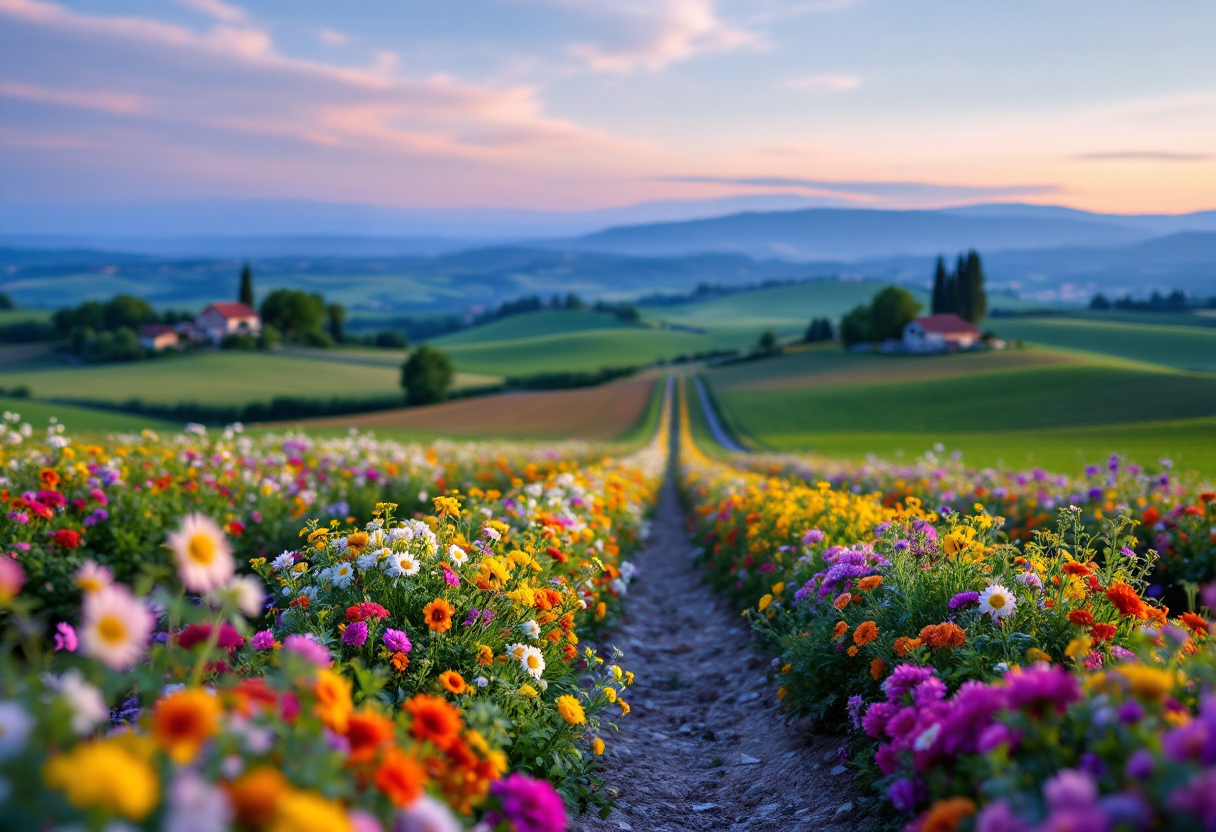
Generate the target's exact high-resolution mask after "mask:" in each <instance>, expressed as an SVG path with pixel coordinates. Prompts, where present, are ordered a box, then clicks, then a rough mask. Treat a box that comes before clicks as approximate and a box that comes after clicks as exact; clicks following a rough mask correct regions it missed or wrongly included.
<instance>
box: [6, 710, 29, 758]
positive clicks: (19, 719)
mask: <svg viewBox="0 0 1216 832" xmlns="http://www.w3.org/2000/svg"><path fill="white" fill-rule="evenodd" d="M33 730H34V718H33V717H31V716H30V715H29V714H28V713H26V710H25V708H23V707H21V705H20V704H18V703H17V702H6V701H2V700H0V762H3V761H4V760H7V759H9V758H11V757H16V756H17V755H18V754H20V753H21V752H22V751H23V750H24V749H25V743H26V741H27V740H28V739H29V737H30V734H31V733H32V732H33Z"/></svg>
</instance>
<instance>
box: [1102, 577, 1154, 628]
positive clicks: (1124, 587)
mask: <svg viewBox="0 0 1216 832" xmlns="http://www.w3.org/2000/svg"><path fill="white" fill-rule="evenodd" d="M1106 597H1107V599H1108V600H1109V601H1110V602H1111V603H1112V604H1114V606H1115V609H1117V610H1118V611H1119V614H1120V615H1123V616H1126V617H1128V618H1139V619H1141V620H1144V619H1147V618H1148V617H1149V612H1148V607H1147V605H1146V604H1145V603H1144V601H1143V600H1141V598H1140V594H1139V593H1138V592H1136V590H1135V589H1134V588H1133V587H1131V586H1129V585H1128V584H1125V583H1120V582H1115V583H1112V584H1111V585H1110V587H1108V588H1107V590H1106Z"/></svg>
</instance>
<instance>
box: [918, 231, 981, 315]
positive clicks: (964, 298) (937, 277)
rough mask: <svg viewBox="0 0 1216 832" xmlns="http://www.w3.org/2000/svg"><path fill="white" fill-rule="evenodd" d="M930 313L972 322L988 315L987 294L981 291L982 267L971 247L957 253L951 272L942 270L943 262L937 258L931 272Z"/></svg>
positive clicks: (977, 255)
mask: <svg viewBox="0 0 1216 832" xmlns="http://www.w3.org/2000/svg"><path fill="white" fill-rule="evenodd" d="M930 308H931V309H932V311H933V314H935V315H939V314H955V315H958V316H959V317H960V318H962V319H963V320H964V321H968V322H970V323H973V324H978V323H979V322H980V321H982V320H984V317H985V316H986V315H987V314H988V296H987V294H986V293H985V292H984V267H983V264H982V263H981V262H980V256H979V254H977V253H976V252H975V250H974V249H973V250H972V251H969V252H968V253H967V256H966V257H963V256H962V255H960V256H959V258H958V262H957V263H956V264H955V267H954V271H953V272H952V273H950V274H947V273H946V264H945V262H944V261H943V260H942V258H940V257H938V258H937V267H936V268H935V270H934V274H933V303H932V306H931V307H930Z"/></svg>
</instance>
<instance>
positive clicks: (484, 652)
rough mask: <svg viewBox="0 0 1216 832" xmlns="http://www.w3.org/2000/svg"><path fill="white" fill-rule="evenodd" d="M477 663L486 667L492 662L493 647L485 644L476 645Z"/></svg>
mask: <svg viewBox="0 0 1216 832" xmlns="http://www.w3.org/2000/svg"><path fill="white" fill-rule="evenodd" d="M477 663H478V664H479V665H481V666H482V667H488V666H489V665H491V664H493V663H494V649H493V648H492V647H490V646H489V645H487V644H479V645H477Z"/></svg>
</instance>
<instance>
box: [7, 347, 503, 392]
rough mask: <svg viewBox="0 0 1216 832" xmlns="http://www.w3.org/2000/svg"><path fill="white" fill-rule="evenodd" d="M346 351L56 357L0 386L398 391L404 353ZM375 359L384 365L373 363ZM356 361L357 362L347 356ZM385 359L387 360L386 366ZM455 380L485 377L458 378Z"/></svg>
mask: <svg viewBox="0 0 1216 832" xmlns="http://www.w3.org/2000/svg"><path fill="white" fill-rule="evenodd" d="M361 352H366V353H367V354H368V355H366V356H361V354H360V352H353V354H347V353H346V352H345V351H335V352H334V353H332V355H329V356H326V357H323V358H319V357H316V355H315V353H313V352H309V353H303V354H300V355H293V354H291V353H286V352H284V353H264V352H233V351H225V352H209V353H203V354H198V355H181V356H172V357H167V358H160V359H155V360H150V361H133V362H129V363H122V364H102V365H92V366H81V365H76V366H71V365H65V364H63V363H62V362H61V361H59V360H58V359H57V358H55V357H54V356H50V355H47V356H43V357H39V358H36V359H33V360H30V361H23V362H14V363H12V364H8V365H4V366H0V387H4V388H10V389H11V388H13V387H19V386H22V385H24V386H26V387H28V388H29V389H30V394H31V395H32V396H34V397H35V398H39V399H74V400H84V401H104V402H125V401H127V400H128V399H133V398H138V399H140V400H142V401H144V402H147V403H155V404H176V403H179V402H197V403H200V404H214V405H239V404H248V403H252V402H268V401H270V400H271V399H273V398H275V397H276V396H289V397H295V398H304V399H333V398H371V397H375V396H391V395H395V394H398V393H400V392H401V372H400V369H399V368H400V364H401V361H402V357H401V355H400V354H398V353H392V354H391V358H390V357H388V356H383V355H382V352H381V351H371V350H368V351H361ZM377 358H381V359H383V361H384V363H372V360H373V359H377ZM352 359H361V360H352ZM390 362H391V363H390ZM457 381H458V383H459V385H463V386H479V385H482V384H484V383H486V381H487V379H485V378H479V377H475V376H474V377H468V376H466V377H460V378H458V379H457Z"/></svg>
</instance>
